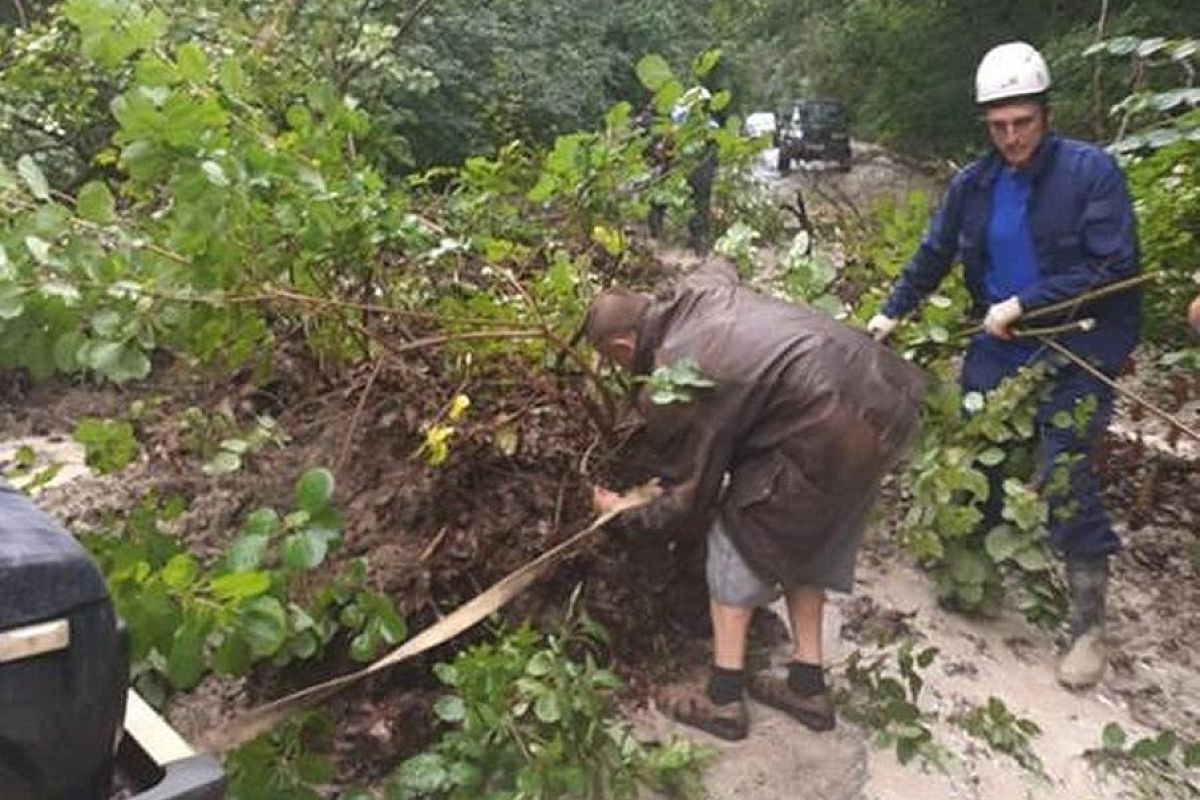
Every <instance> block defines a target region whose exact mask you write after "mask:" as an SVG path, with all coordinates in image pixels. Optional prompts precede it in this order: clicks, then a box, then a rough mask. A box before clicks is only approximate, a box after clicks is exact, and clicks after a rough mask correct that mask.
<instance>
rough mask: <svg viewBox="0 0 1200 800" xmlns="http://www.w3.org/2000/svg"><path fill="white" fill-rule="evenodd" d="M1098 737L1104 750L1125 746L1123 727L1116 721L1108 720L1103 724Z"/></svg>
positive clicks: (1118, 748)
mask: <svg viewBox="0 0 1200 800" xmlns="http://www.w3.org/2000/svg"><path fill="white" fill-rule="evenodd" d="M1100 738H1101V741H1102V742H1104V749H1105V750H1120V749H1121V748H1123V747H1124V746H1125V729H1124V728H1122V727H1121V726H1120V725H1119V724H1117V723H1116V722H1110V723H1108V724H1107V725H1105V726H1104V732H1103V733H1101V734H1100Z"/></svg>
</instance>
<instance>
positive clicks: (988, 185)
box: [883, 134, 1141, 372]
mask: <svg viewBox="0 0 1200 800" xmlns="http://www.w3.org/2000/svg"><path fill="white" fill-rule="evenodd" d="M1000 166H1001V161H1000V157H999V155H997V154H996V153H994V152H993V153H991V154H990V155H988V156H985V157H984V158H981V159H979V160H978V161H975V162H972V163H971V164H969V165H968V166H967V167H966V168H964V169H963V170H962V171H961V172H959V173H958V174H957V175H956V176H955V177H954V179H953V180H952V181H951V183H950V188H949V190H948V191H947V193H946V197H945V199H944V201H943V203H942V207H941V208H940V209H939V210H938V212H937V214H936V215H935V216H934V218H933V221H932V222H931V223H930V226H929V230H928V231H927V232H926V234H925V238H924V240H923V241H922V242H921V246H920V247H919V248H918V249H917V252H916V254H915V255H914V256H913V257H912V260H910V261H909V262H908V264H907V265H906V266H905V267H904V271H903V273H902V274H901V276H900V280H899V281H898V282H897V283H896V286H895V288H893V290H892V294H891V297H889V298H888V301H887V303H885V304H884V307H883V313H884V314H885V315H887V316H889V317H891V318H893V319H899V318H900V317H903V316H906V315H908V314H909V313H911V312H912V311H913V310H914V309H916V307H917V305H918V304H919V303H920V302H921V300H923V299H924V298H925V296H926V295H928V294H930V293H931V292H933V291H934V290H935V289H936V288H937V287H938V285H939V284H940V283H941V282H942V279H943V278H944V277H945V276H946V272H947V271H948V270H949V269H950V266H951V264H952V263H953V262H954V261H956V260H961V261H962V264H963V267H964V279H965V283H966V286H967V290H968V291H969V292H970V294H971V299H972V301H973V304H974V308H973V309H972V313H973V314H975V315H981V314H982V313H983V312H984V311H985V310H986V306H987V297H986V290H985V288H984V277H985V274H986V271H987V265H988V256H987V226H988V218H989V215H990V214H991V201H992V182H993V181H994V180H995V178H996V175H997V173H998V172H999V169H1000ZM1028 169H1029V170H1030V171H1031V173H1032V178H1033V189H1032V193H1031V195H1030V199H1029V208H1028V210H1027V212H1026V213H1027V214H1028V215H1029V230H1030V233H1031V234H1032V236H1033V244H1034V251H1035V253H1036V257H1037V265H1038V272H1039V275H1040V278H1039V280H1038V281H1037V282H1036V283H1034V284H1033V285H1032V286H1030V287H1029V288H1028V289H1026V290H1025V291H1023V292H1021V294H1019V295H1018V299H1019V300H1020V303H1021V308H1022V309H1023V310H1024V311H1031V310H1033V309H1035V308H1037V307H1039V306H1044V305H1049V304H1051V303H1056V302H1059V301H1060V300H1068V299H1070V298H1071V297H1074V296H1076V295H1079V294H1081V293H1083V292H1086V291H1088V290H1090V289H1094V288H1096V287H1098V286H1102V285H1104V284H1106V283H1111V282H1113V281H1117V280H1121V279H1123V278H1129V277H1131V276H1133V275H1135V274H1136V273H1137V271H1138V246H1137V226H1136V222H1135V220H1134V216H1133V206H1132V203H1131V202H1130V200H1129V192H1128V190H1127V189H1126V186H1125V178H1124V176H1123V175H1122V174H1121V170H1120V169H1119V168H1118V167H1117V164H1116V162H1115V161H1114V160H1113V158H1112V157H1111V156H1110V155H1108V154H1107V153H1105V152H1104V151H1103V150H1101V149H1100V148H1098V147H1095V146H1094V145H1090V144H1086V143H1084V142H1078V141H1075V140H1072V139H1064V138H1060V137H1058V136H1056V135H1054V134H1049V135H1048V136H1047V137H1046V140H1045V141H1044V142H1043V143H1042V146H1041V147H1040V148H1039V149H1038V152H1037V153H1036V154H1035V155H1034V158H1033V161H1032V163H1031V164H1030V165H1029V167H1028ZM1074 316H1089V317H1094V318H1095V319H1096V329H1095V330H1093V331H1091V332H1089V333H1079V334H1072V335H1070V336H1064V337H1062V339H1061V341H1062V343H1063V344H1064V345H1065V346H1067V347H1069V348H1071V349H1072V350H1074V351H1075V352H1076V353H1078V354H1079V355H1082V356H1085V357H1088V358H1090V359H1092V360H1093V361H1096V362H1098V363H1099V364H1100V365H1101V366H1102V367H1103V368H1105V369H1106V370H1107V371H1109V372H1116V371H1117V370H1118V369H1119V368H1120V366H1121V363H1122V362H1123V361H1124V360H1125V357H1126V356H1128V355H1129V351H1130V350H1132V349H1133V347H1134V345H1135V344H1137V340H1138V330H1139V328H1140V327H1141V293H1140V291H1136V290H1135V291H1127V292H1123V293H1121V294H1117V295H1114V296H1112V297H1109V298H1106V299H1104V300H1100V301H1097V302H1095V303H1092V304H1090V305H1089V306H1087V307H1086V308H1084V309H1083V310H1081V311H1079V312H1077V313H1076V314H1075V315H1074ZM1060 319H1061V318H1060ZM1054 321H1055V320H1041V319H1039V320H1038V322H1037V324H1038V325H1043V324H1052V323H1053V322H1054Z"/></svg>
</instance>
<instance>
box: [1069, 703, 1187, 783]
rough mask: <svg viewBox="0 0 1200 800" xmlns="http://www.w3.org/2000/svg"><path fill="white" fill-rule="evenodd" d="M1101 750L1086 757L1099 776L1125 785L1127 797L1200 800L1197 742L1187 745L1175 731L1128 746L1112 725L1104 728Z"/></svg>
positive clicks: (1118, 729)
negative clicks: (1113, 777) (1199, 799)
mask: <svg viewBox="0 0 1200 800" xmlns="http://www.w3.org/2000/svg"><path fill="white" fill-rule="evenodd" d="M1101 739H1102V742H1103V747H1102V748H1100V749H1095V750H1089V751H1087V753H1086V756H1087V758H1088V760H1089V762H1090V763H1091V765H1092V767H1093V768H1094V769H1096V770H1098V771H1099V772H1100V774H1101V775H1105V776H1109V775H1119V776H1121V777H1122V778H1123V779H1124V780H1126V781H1127V782H1128V785H1129V786H1130V790H1129V792H1128V793H1127V796H1128V797H1131V798H1137V800H1151V798H1154V800H1195V798H1197V797H1200V742H1189V741H1186V740H1184V739H1183V738H1181V737H1180V736H1178V735H1177V734H1176V733H1175V732H1174V731H1170V730H1167V731H1162V732H1161V733H1158V734H1156V735H1153V736H1146V737H1143V738H1141V739H1138V740H1137V741H1136V742H1132V743H1130V742H1129V736H1128V734H1127V733H1126V732H1125V730H1124V729H1123V728H1122V727H1121V726H1120V725H1118V724H1117V723H1115V722H1110V723H1109V724H1108V725H1106V726H1104V731H1103V733H1102V736H1101Z"/></svg>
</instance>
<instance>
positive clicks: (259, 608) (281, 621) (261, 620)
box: [231, 572, 287, 658]
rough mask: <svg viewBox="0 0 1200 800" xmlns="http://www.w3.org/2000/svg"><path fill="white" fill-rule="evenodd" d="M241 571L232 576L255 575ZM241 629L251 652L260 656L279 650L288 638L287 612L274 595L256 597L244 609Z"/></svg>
mask: <svg viewBox="0 0 1200 800" xmlns="http://www.w3.org/2000/svg"><path fill="white" fill-rule="evenodd" d="M253 574H255V573H250V572H239V573H237V574H236V575H234V576H231V577H240V576H242V575H253ZM239 622H240V630H241V632H242V635H243V636H245V637H246V642H247V643H248V644H249V645H250V652H251V653H253V654H254V655H255V656H257V657H259V658H265V657H267V656H272V655H274V654H275V653H276V652H278V650H279V648H280V647H282V646H283V643H284V641H286V639H287V614H286V613H285V612H284V609H283V605H282V604H281V603H280V602H279V601H278V600H276V599H275V598H274V597H256V598H254V599H253V600H251V601H250V602H248V603H247V604H246V605H245V607H243V609H242V613H241V615H240V618H239Z"/></svg>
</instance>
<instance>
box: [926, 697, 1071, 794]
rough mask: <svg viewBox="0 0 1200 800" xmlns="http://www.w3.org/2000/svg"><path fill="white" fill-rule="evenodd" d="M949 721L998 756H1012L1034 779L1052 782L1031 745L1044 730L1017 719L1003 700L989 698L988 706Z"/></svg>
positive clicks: (1022, 719)
mask: <svg viewBox="0 0 1200 800" xmlns="http://www.w3.org/2000/svg"><path fill="white" fill-rule="evenodd" d="M950 721H951V722H952V723H954V724H955V725H958V726H959V727H961V728H962V729H963V730H965V731H966V732H967V733H969V734H970V735H971V736H973V737H975V738H976V739H979V740H981V741H982V742H984V743H985V744H987V746H988V747H990V748H991V749H992V750H994V751H995V752H997V753H1003V754H1005V755H1008V756H1010V757H1011V758H1012V759H1013V761H1015V762H1016V763H1017V765H1018V766H1020V767H1021V768H1022V769H1024V770H1025V771H1027V772H1029V773H1030V774H1031V775H1033V776H1034V777H1036V778H1039V779H1040V780H1042V781H1049V780H1050V778H1049V776H1048V775H1047V774H1046V768H1045V765H1043V764H1042V759H1041V758H1040V757H1039V756H1038V754H1037V753H1036V752H1034V750H1033V745H1032V740H1033V739H1034V737H1037V736H1040V735H1041V733H1042V729H1041V728H1039V727H1038V725H1037V723H1035V722H1034V721H1033V720H1030V719H1025V718H1024V717H1018V716H1017V715H1016V714H1014V713H1013V712H1012V711H1010V710H1009V709H1008V706H1006V705H1004V701H1002V700H1001V699H1000V698H998V697H989V698H988V701H987V703H986V704H985V705H982V706H975V707H973V708H971V709H970V710H967V711H962V712H959V713H957V714H954V715H953V716H951V717H950Z"/></svg>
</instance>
